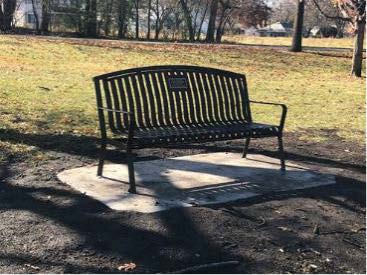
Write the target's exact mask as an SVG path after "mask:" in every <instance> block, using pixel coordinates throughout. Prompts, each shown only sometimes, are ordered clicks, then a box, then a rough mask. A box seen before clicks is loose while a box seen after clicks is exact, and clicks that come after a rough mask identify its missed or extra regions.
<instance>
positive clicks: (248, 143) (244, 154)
mask: <svg viewBox="0 0 367 275" xmlns="http://www.w3.org/2000/svg"><path fill="white" fill-rule="evenodd" d="M250 140H251V138H250V137H248V138H246V143H245V148H243V154H242V158H245V157H246V156H247V151H248V146H249V145H250Z"/></svg>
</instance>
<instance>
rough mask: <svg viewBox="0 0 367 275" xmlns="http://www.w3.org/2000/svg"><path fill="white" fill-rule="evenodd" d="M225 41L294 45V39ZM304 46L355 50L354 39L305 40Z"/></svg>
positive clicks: (228, 39)
mask: <svg viewBox="0 0 367 275" xmlns="http://www.w3.org/2000/svg"><path fill="white" fill-rule="evenodd" d="M223 41H224V42H229V43H238V44H249V45H270V46H290V45H291V44H292V37H258V36H244V35H228V36H225V37H224V38H223ZM302 44H303V45H304V46H306V47H326V48H329V47H330V48H349V49H353V38H350V37H348V38H303V40H302Z"/></svg>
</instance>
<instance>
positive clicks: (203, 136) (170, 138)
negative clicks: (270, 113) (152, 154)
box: [120, 121, 280, 146]
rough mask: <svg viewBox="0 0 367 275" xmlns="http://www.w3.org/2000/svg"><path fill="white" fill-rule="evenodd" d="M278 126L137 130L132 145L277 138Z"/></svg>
mask: <svg viewBox="0 0 367 275" xmlns="http://www.w3.org/2000/svg"><path fill="white" fill-rule="evenodd" d="M279 131H280V129H279V127H278V126H274V125H267V124H260V123H248V122H246V121H230V122H223V123H212V124H198V125H181V126H170V127H167V126H164V127H159V128H158V127H156V128H138V129H136V130H135V131H134V137H133V139H132V145H137V146H152V145H155V144H157V145H162V144H175V143H194V142H207V141H219V140H232V139H241V138H247V137H251V138H263V137H274V136H277V135H278V133H279ZM120 134H121V138H120V140H121V141H122V142H123V143H126V142H127V139H128V133H127V132H121V133H120Z"/></svg>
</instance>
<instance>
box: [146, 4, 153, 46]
mask: <svg viewBox="0 0 367 275" xmlns="http://www.w3.org/2000/svg"><path fill="white" fill-rule="evenodd" d="M151 12H152V0H149V1H148V24H147V25H148V26H147V28H148V32H147V39H148V40H150V22H151V20H150V16H151Z"/></svg>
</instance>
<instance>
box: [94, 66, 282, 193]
mask: <svg viewBox="0 0 367 275" xmlns="http://www.w3.org/2000/svg"><path fill="white" fill-rule="evenodd" d="M94 82H95V88H96V97H97V107H98V115H99V124H100V130H101V136H102V138H101V153H100V160H99V165H98V176H101V175H102V170H103V165H104V159H105V152H106V147H107V143H109V142H111V143H113V144H115V145H116V144H117V145H121V146H123V148H125V149H126V152H127V155H128V171H129V184H130V189H129V192H132V193H135V192H136V188H135V177H134V163H133V161H134V159H133V154H132V149H133V148H144V147H153V146H163V145H169V144H177V143H193V142H199V143H200V142H210V141H220V140H232V139H242V138H245V139H246V142H245V146H244V151H243V157H246V154H247V149H248V146H249V143H250V139H251V138H263V137H277V138H278V142H279V153H280V160H281V170H283V171H285V161H284V151H283V141H282V137H283V127H284V122H285V118H286V113H287V107H286V106H285V105H284V104H276V103H267V102H255V101H250V100H249V97H248V93H247V86H246V78H245V76H244V75H242V74H237V73H234V72H229V71H224V70H218V69H213V68H204V67H196V66H154V67H145V68H136V69H130V70H124V71H119V72H113V73H109V74H104V75H101V76H97V77H95V78H94ZM250 103H256V104H267V105H276V106H280V107H281V108H282V114H281V117H280V123H279V125H268V124H260V123H255V122H253V120H252V116H251V109H250ZM107 127H109V129H110V130H111V132H112V134H113V138H109V139H107Z"/></svg>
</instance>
